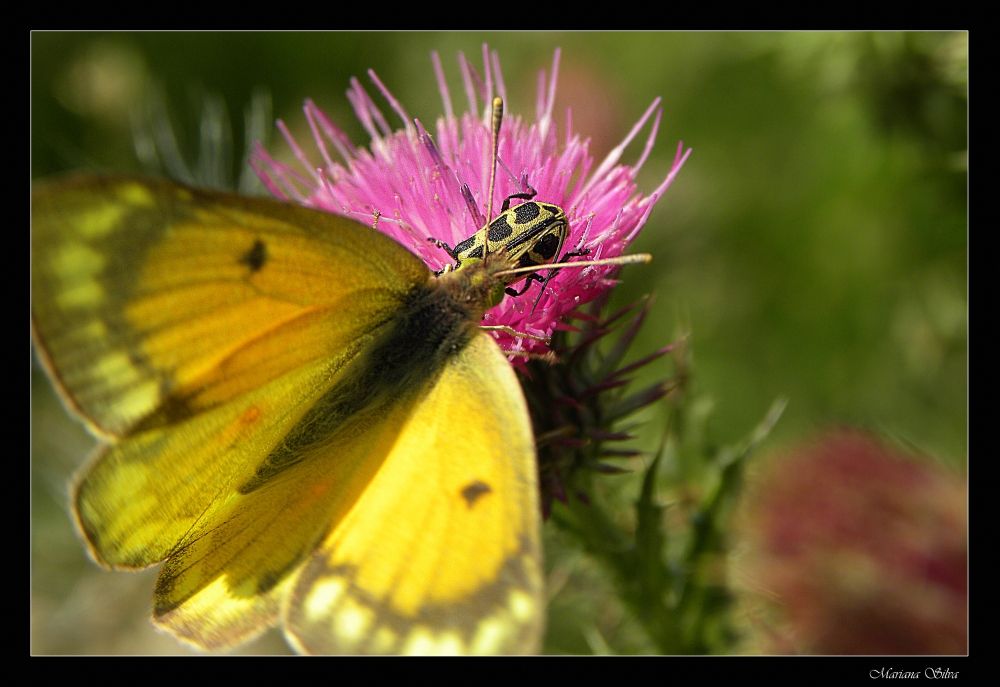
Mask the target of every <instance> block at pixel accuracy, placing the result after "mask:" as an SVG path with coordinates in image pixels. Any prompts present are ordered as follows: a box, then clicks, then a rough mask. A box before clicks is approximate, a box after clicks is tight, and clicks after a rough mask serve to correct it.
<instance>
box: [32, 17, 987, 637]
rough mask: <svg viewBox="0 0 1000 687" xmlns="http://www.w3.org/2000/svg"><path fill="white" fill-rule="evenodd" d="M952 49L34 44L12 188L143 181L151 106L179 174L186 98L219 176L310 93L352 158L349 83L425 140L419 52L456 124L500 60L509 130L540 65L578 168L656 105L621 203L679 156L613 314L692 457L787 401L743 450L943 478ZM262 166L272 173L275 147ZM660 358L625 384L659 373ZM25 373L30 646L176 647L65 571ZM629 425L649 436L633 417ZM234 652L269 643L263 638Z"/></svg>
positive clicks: (425, 86)
mask: <svg viewBox="0 0 1000 687" xmlns="http://www.w3.org/2000/svg"><path fill="white" fill-rule="evenodd" d="M967 39H968V37H967V34H965V33H947V32H937V33H565V34H560V33H552V32H545V33H517V32H503V33H482V34H471V33H447V34H434V33H263V34H245V33H138V34H133V33H114V34H100V33H34V34H32V38H31V42H32V49H31V60H32V97H31V103H32V104H31V108H32V109H31V174H32V178H33V179H38V178H42V177H45V176H49V175H52V174H56V173H59V172H63V171H68V170H71V169H90V170H106V171H129V172H142V171H144V170H143V167H142V165H141V163H140V162H139V161H138V159H137V156H136V153H135V150H134V146H133V130H132V126H131V123H130V122H131V121H134V119H135V114H134V113H135V112H137V111H138V110H139V109H141V108H142V107H143V106H145V105H146V104H148V102H149V94H150V92H152V91H154V90H155V91H156V92H160V93H162V94H163V97H162V102H164V103H166V107H167V108H168V110H169V112H170V117H171V120H172V121H173V122H174V123H175V130H176V131H177V134H178V138H179V145H180V148H181V150H182V152H183V153H184V154H186V155H187V156H188V157H189V159H192V160H193V159H194V158H195V157H196V153H197V142H198V138H199V125H198V122H199V118H200V117H201V112H202V109H203V107H204V103H205V102H206V98H208V99H216V100H215V102H224V103H225V104H226V106H227V107H228V110H229V119H230V120H231V121H232V135H233V138H234V140H235V141H236V154H235V155H234V156H233V160H232V163H231V167H232V169H233V171H234V173H235V172H236V170H237V168H238V166H239V164H240V155H241V151H242V143H241V142H242V140H243V138H244V118H243V111H244V108H245V107H246V106H247V105H248V104H249V103H250V102H251V100H252V98H253V94H254V93H255V92H258V93H259V92H260V91H259V89H260V88H262V87H263V88H265V89H267V91H269V93H270V96H271V99H272V103H273V115H274V117H280V118H281V119H283V120H284V121H285V122H286V123H287V124H288V125H289V127H290V128H291V129H292V131H293V132H295V133H296V134H297V135H298V136H299V140H300V141H302V140H306V139H308V138H309V136H308V135H307V133H306V132H307V127H306V124H305V119H304V117H303V115H302V112H301V106H302V102H303V100H304V99H305V98H307V97H308V98H312V99H313V100H314V101H316V103H317V104H318V105H319V106H320V107H322V108H323V109H324V110H325V111H326V112H327V113H328V114H329V115H330V116H331V118H332V119H333V120H334V121H335V122H337V124H338V125H340V126H341V127H342V128H343V129H344V130H345V131H346V132H347V133H348V134H349V135H350V136H351V138H352V139H353V140H354V141H355V143H359V144H363V143H364V142H365V141H366V140H367V139H366V137H365V135H364V132H363V131H362V129H361V127H360V125H358V124H357V122H356V121H355V118H354V116H353V113H352V111H351V108H350V105H349V103H348V102H347V99H346V98H345V97H344V90H345V89H346V88H347V86H348V80H349V79H350V77H352V76H357V77H358V78H359V79H360V80H361V81H362V82H363V83H364V84H365V85H366V87H368V84H370V81H369V80H368V78H367V75H366V72H367V70H368V69H369V68H371V69H374V70H375V71H376V72H377V73H378V75H379V77H380V78H381V80H382V81H383V82H384V83H385V84H386V85H387V86H388V88H389V89H390V90H391V91H392V92H393V93H394V94H395V96H396V97H397V98H398V99H399V100H400V101H401V102H402V103H403V104H404V106H405V107H406V109H407V110H408V111H409V113H410V114H411V116H414V117H417V118H419V119H421V120H422V121H424V122H432V121H434V120H435V119H436V117H437V116H438V115H439V114H440V113H441V104H440V97H439V94H438V91H437V86H436V82H435V79H434V74H433V69H432V63H431V59H430V53H431V51H432V50H436V51H438V53H439V54H440V56H441V59H442V62H443V64H444V68H445V73H446V75H447V78H448V80H449V83H450V85H451V88H452V95H453V101H454V102H455V103H456V108H457V107H459V103H463V102H464V98H463V96H462V95H461V94H462V90H461V81H460V72H459V69H458V66H457V62H456V60H455V56H456V53H457V52H458V51H462V52H464V53H465V55H466V56H467V57H468V58H469V59H470V60H471V61H472V62H473V64H475V65H476V66H477V68H478V69H480V71H481V66H482V44H483V43H484V42H485V43H488V44H489V46H490V48H492V49H496V50H498V51H499V54H500V60H501V63H502V68H503V75H504V80H505V82H506V85H507V90H508V94H509V102H508V103H507V108H508V111H509V112H512V113H515V114H523V115H525V116H526V117H531V116H533V114H534V102H535V90H536V83H537V77H538V72H539V70H540V69H546V70H547V69H549V68H550V67H551V63H552V55H553V50H554V49H555V48H556V47H560V48H561V49H562V60H561V66H560V72H559V86H558V95H557V100H556V108H555V113H556V121H557V124H558V126H559V127H560V131H564V129H563V128H562V127H563V125H564V122H565V111H566V108H568V107H569V108H572V113H573V114H572V121H573V128H574V130H575V131H578V132H580V133H581V134H582V135H583V136H589V137H590V138H591V152H592V153H593V155H594V156H595V157H596V158H597V159H598V160H600V159H603V157H604V156H605V155H606V154H607V152H608V151H610V150H611V148H612V147H614V146H615V145H616V144H617V143H618V142H619V141H620V140H621V139H622V138H623V137H624V136H625V134H626V133H627V132H628V130H629V129H630V128H631V127H632V125H633V123H634V122H635V121H636V120H637V119H638V118H639V117H640V116H641V114H642V113H643V111H644V110H645V109H646V107H648V105H649V104H650V103H651V102H652V100H653V99H654V98H656V97H657V96H660V97H662V98H663V103H662V106H663V120H662V124H661V127H660V131H659V135H658V139H657V143H656V146H655V148H654V150H653V153H652V156H651V157H650V159H649V160H648V161H647V163H646V165H645V167H644V168H643V170H642V171H641V173H640V175H639V187H640V190H642V191H644V192H649V191H651V190H652V189H653V188H655V187H656V186H657V185H658V184H659V182H660V181H661V180H662V179H663V177H664V176H665V175H666V173H667V171H668V170H669V166H670V163H671V161H672V159H673V156H674V153H675V150H676V147H677V142H678V141H679V140H683V141H684V146H685V147H691V148H693V152H692V154H691V157H690V158H689V160H688V162H687V164H686V165H685V167H684V168H683V170H682V171H681V173H680V175H679V176H678V177H677V180H676V181H675V182H674V184H673V186H672V187H671V188H670V189H669V190H668V192H667V193H666V195H665V197H664V198H662V199H661V200H660V201H659V203H658V204H657V206H656V209H655V210H654V212H653V214H652V216H651V217H650V220H649V222H648V224H647V225H646V227H645V229H644V230H643V233H642V234H641V236H640V237H639V239H638V240H637V242H636V244H635V249H636V250H637V251H644V252H649V253H652V254H653V256H654V261H653V263H652V264H651V265H648V266H643V267H633V268H630V269H629V271H628V272H627V273H626V275H625V280H624V283H623V284H622V286H621V287H619V288H618V289H617V293H616V295H615V298H616V299H617V301H618V302H621V303H626V302H628V301H630V300H634V299H636V298H638V297H640V296H642V295H643V294H647V293H651V294H655V296H656V298H655V302H654V304H653V306H652V308H651V312H650V316H649V318H648V321H647V324H646V325H645V327H644V329H643V331H642V334H641V335H640V337H639V339H638V341H637V342H636V344H635V355H636V356H639V355H642V354H645V353H648V352H650V351H652V350H654V349H656V348H659V347H661V346H663V345H665V344H666V343H669V342H670V341H673V340H675V339H676V338H677V337H678V336H680V335H681V334H683V333H689V334H690V350H691V351H692V354H693V358H692V370H693V375H694V376H693V393H695V394H696V395H697V397H698V399H699V405H698V407H699V408H701V409H702V411H703V412H704V413H705V414H706V415H707V416H708V419H707V421H706V423H705V432H706V438H705V441H706V442H707V443H709V444H713V445H720V446H721V445H725V444H727V443H731V442H734V441H737V440H738V439H739V438H740V437H743V436H745V435H746V433H747V432H748V431H749V430H750V429H751V428H752V427H753V426H754V425H755V424H757V423H758V422H759V421H760V419H761V418H762V417H763V416H764V414H765V413H766V411H767V409H768V407H769V406H770V405H771V404H772V402H773V401H774V400H775V398H777V397H779V396H785V397H787V398H788V400H789V404H788V407H787V410H786V411H785V414H784V416H783V417H782V419H781V420H780V422H779V423H778V425H777V426H776V427H775V429H774V431H773V432H772V434H771V435H770V437H769V438H768V440H767V444H766V445H765V450H778V449H779V448H780V447H781V446H783V445H786V444H788V443H789V442H793V441H795V440H797V439H800V438H802V437H805V436H809V435H810V434H811V433H813V432H816V431H817V430H820V429H822V428H826V427H829V426H832V425H841V424H850V425H854V426H858V427H863V428H866V429H869V430H873V431H874V432H877V433H878V434H880V435H882V436H884V437H888V438H890V439H891V440H893V441H895V442H898V443H901V444H904V445H908V446H910V447H913V448H914V449H915V450H917V451H919V452H920V453H923V454H925V455H928V456H930V457H931V458H932V460H934V461H936V462H939V463H942V464H944V465H946V466H948V467H949V468H950V469H953V470H956V471H959V472H960V471H962V470H963V469H964V465H965V462H966V454H967V384H968V374H967V372H968V369H967V333H968V319H967V315H968V308H967V302H968V290H967V281H968V280H967V277H968V269H967V262H968V239H967V159H968V156H967V100H968V98H967V75H968V46H967ZM368 90H369V92H370V93H373V94H374V93H375V92H376V90H375V89H374V88H369V89H368ZM376 100H377V101H379V98H378V97H377V96H376ZM385 111H386V112H387V113H388V112H389V109H388V108H387V107H386V108H385ZM390 121H391V122H392V123H393V124H394V125H396V126H398V124H399V122H397V121H393V120H392V119H391V117H390ZM644 141H645V132H644V133H643V134H641V135H640V136H639V137H638V138H637V140H636V141H635V142H633V144H632V145H631V146H630V147H629V149H628V150H627V151H626V153H625V156H624V162H626V163H630V162H634V161H635V160H636V159H637V158H638V156H639V154H640V153H641V150H642V145H643V142H644ZM268 147H269V149H270V150H271V151H272V152H273V153H275V154H276V155H279V156H284V155H286V146H285V145H284V143H283V142H282V141H281V140H280V137H278V136H277V135H276V133H275V132H274V131H273V130H272V132H271V142H270V144H269V146H268ZM662 365H663V366H662V367H658V368H657V367H655V366H653V367H651V368H650V369H649V370H648V371H647V374H648V375H650V376H651V377H656V376H657V375H658V376H659V377H663V376H664V375H665V374H666V373H667V370H668V367H667V362H666V361H664V362H663V364H662ZM32 370H33V374H32V390H31V391H32V432H33V436H32V439H33V452H34V453H33V463H32V487H31V488H32V514H31V517H32V530H31V535H32V562H31V586H32V611H31V613H32V621H31V622H32V625H31V637H32V639H31V642H32V651H33V653H36V654H49V653H173V652H183V651H185V649H184V648H183V647H181V646H180V645H178V644H177V642H176V641H175V640H173V639H172V638H170V637H167V636H163V635H159V634H157V633H156V632H155V631H154V630H153V629H152V627H151V625H150V623H149V621H148V613H149V609H150V605H151V593H152V586H153V581H154V580H155V571H147V572H145V573H143V574H139V575H124V574H113V573H105V572H103V571H100V570H98V569H97V568H96V567H95V566H93V565H92V564H91V563H90V562H89V561H88V560H87V559H86V557H85V555H84V553H83V547H82V546H81V544H80V543H79V542H78V541H77V539H76V537H75V534H74V532H73V530H72V528H71V526H70V521H69V517H68V514H67V505H66V500H67V499H66V495H67V486H66V484H67V480H68V479H69V477H70V475H71V474H72V473H73V471H74V470H75V469H76V468H77V467H78V466H79V465H80V464H81V463H82V461H83V459H84V457H85V456H86V455H87V454H88V452H89V450H90V447H91V446H92V445H93V441H92V440H91V439H90V438H89V436H88V435H87V434H86V433H85V432H84V431H83V429H82V428H80V427H79V425H77V424H76V423H74V422H72V421H71V420H69V419H68V418H67V417H66V415H65V413H64V412H63V411H62V409H61V407H60V406H59V403H58V400H57V399H56V398H55V397H54V395H53V394H52V392H51V389H50V387H49V385H48V382H47V381H46V380H45V378H44V376H43V375H41V374H40V373H39V371H38V369H37V366H35V365H34V363H33V368H32ZM640 381H641V380H640ZM647 424H649V426H650V427H652V428H654V429H651V430H649V431H650V432H651V433H655V431H656V430H655V428H656V427H657V422H656V421H655V420H651V421H650V422H649V423H647ZM642 441H643V439H642V438H640V442H642ZM646 442H647V444H650V445H652V444H653V443H655V441H654V439H650V438H648V437H647V438H646ZM580 565H584V563H580ZM595 593H596V592H595ZM595 608H597V610H596V611H595V613H600V612H601V611H600V607H599V605H598V606H595ZM595 622H598V621H595ZM563 625H565V623H564V624H563ZM552 626H553V628H556V629H555V630H553V632H555V631H557V630H558V631H562V630H559V628H560V627H562V625H560V623H558V622H554V623H553V625H552ZM565 631H566V632H569V633H572V632H574V631H575V632H578V633H580V636H579V637H575V636H565V637H564V636H550V637H549V638H548V639H547V644H546V648H547V650H550V651H571V652H586V651H588V650H596V649H598V648H600V647H598V646H595V642H594V641H590V640H588V638H587V636H586V635H587V633H586V631H582V632H581V631H580V630H579V629H576V630H574V629H573V628H570V629H568V630H565ZM245 651H249V652H256V653H271V652H283V651H286V649H285V647H284V645H283V642H282V640H281V638H280V636H279V635H278V634H277V633H275V632H271V633H269V634H268V635H266V636H265V637H264V638H262V639H261V640H259V641H258V642H256V643H255V644H253V645H251V646H250V647H248V648H247V649H245Z"/></svg>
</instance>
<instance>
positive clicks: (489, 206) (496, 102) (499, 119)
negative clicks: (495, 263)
mask: <svg viewBox="0 0 1000 687" xmlns="http://www.w3.org/2000/svg"><path fill="white" fill-rule="evenodd" d="M501 124H503V98H501V97H499V96H497V97H496V98H494V99H493V141H492V142H493V157H492V159H491V164H490V192H489V196H488V198H487V201H486V226H489V224H490V222H492V221H493V186H494V184H495V183H496V179H497V153H498V151H499V150H500V125H501ZM489 248H490V235H489V232H488V231H487V234H486V240H485V241H483V258H484V259H485V258H486V252H487V251H488V250H489Z"/></svg>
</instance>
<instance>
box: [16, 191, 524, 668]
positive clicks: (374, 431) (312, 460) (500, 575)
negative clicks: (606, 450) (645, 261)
mask: <svg viewBox="0 0 1000 687" xmlns="http://www.w3.org/2000/svg"><path fill="white" fill-rule="evenodd" d="M515 209H516V208H515ZM32 219H33V231H32V264H33V278H32V279H33V281H32V287H33V300H32V317H33V324H32V326H33V332H34V336H35V341H36V344H37V348H38V350H39V356H40V358H41V359H42V361H43V363H44V365H45V367H46V369H47V370H48V372H49V373H50V375H51V376H52V378H53V380H54V382H55V383H56V386H57V388H58V389H59V390H60V393H61V395H62V397H63V399H64V401H65V403H66V405H67V406H68V407H69V408H70V409H71V410H73V411H74V412H75V413H77V414H78V415H80V416H81V417H82V418H83V419H84V420H85V422H86V423H87V424H88V426H89V427H90V428H91V429H92V430H93V431H94V433H95V434H97V435H98V436H99V437H101V438H102V440H103V442H104V443H103V444H102V445H101V446H100V447H99V448H98V450H97V452H96V453H95V455H94V456H93V457H92V459H91V461H90V462H89V464H88V465H87V466H86V467H85V468H84V469H83V470H82V471H81V473H80V475H79V477H78V479H77V481H76V485H75V488H74V493H73V509H74V514H75V517H76V521H77V524H78V527H79V529H80V531H81V532H82V534H83V536H84V537H85V539H86V540H87V542H88V545H89V549H90V553H91V555H92V556H93V558H94V559H95V560H97V561H98V562H99V563H101V564H103V565H105V566H108V567H112V568H119V569H135V568H142V567H147V566H149V565H153V564H156V563H158V562H160V561H164V560H165V561H166V563H165V564H164V566H163V568H162V569H161V572H160V577H159V580H158V582H157V586H156V591H155V594H154V611H153V613H154V619H155V621H156V622H157V623H158V624H160V625H162V626H164V627H167V628H168V629H170V630H171V631H172V632H174V633H175V634H176V635H178V636H179V637H181V638H183V639H186V640H187V641H189V642H192V643H194V644H195V645H197V646H200V647H202V648H210V649H211V648H225V647H229V646H233V645H235V644H238V643H240V642H242V641H245V640H247V639H249V638H250V637H252V636H254V635H255V634H258V633H259V632H261V631H262V630H263V629H265V628H266V627H268V626H270V625H273V624H277V623H279V622H280V623H281V624H282V625H283V626H284V629H285V633H286V636H287V637H288V638H289V641H290V642H291V643H292V644H293V645H294V646H296V647H297V648H299V649H300V650H303V651H309V652H316V653H522V652H531V651H535V650H537V648H538V644H539V641H540V632H541V625H542V621H541V618H542V601H541V575H542V573H541V564H540V560H541V553H540V545H539V536H538V530H539V523H538V507H537V483H536V481H537V477H536V474H535V472H536V468H535V461H534V441H533V437H532V434H531V426H530V420H529V418H528V414H527V408H526V406H525V403H524V399H523V396H522V395H521V393H520V389H519V386H518V383H517V380H516V378H515V376H514V373H513V371H512V370H511V368H510V366H509V364H508V363H507V361H506V359H505V357H504V355H503V354H502V352H501V351H500V350H499V349H498V348H497V346H496V344H495V342H494V341H493V340H492V339H491V338H490V337H489V336H488V335H486V334H485V333H483V332H482V331H480V330H479V329H478V324H479V321H480V319H481V318H482V315H483V312H484V311H485V310H486V309H487V308H488V307H490V306H491V305H492V301H493V300H494V299H495V297H496V294H497V292H498V289H499V290H501V291H502V289H503V287H504V286H505V285H506V283H505V281H504V276H503V275H501V274H499V273H500V272H501V271H502V270H503V269H505V268H506V267H508V266H509V264H510V259H511V256H510V253H509V252H508V251H504V250H499V251H498V252H497V253H496V254H495V255H494V254H490V253H487V255H486V256H485V257H484V258H473V257H471V256H469V257H470V259H469V260H466V261H465V262H464V263H463V264H462V265H459V266H458V268H457V269H454V270H452V271H449V272H447V273H445V274H441V275H440V276H436V275H434V274H433V273H432V272H431V271H430V270H429V269H428V268H427V267H426V266H425V265H424V264H423V262H422V261H420V260H419V259H418V258H417V257H416V256H414V255H413V254H411V253H410V252H409V251H407V250H406V249H404V248H403V247H401V246H400V245H399V244H397V243H395V242H394V241H392V239H389V238H388V237H386V236H384V235H382V234H380V233H378V232H376V231H374V230H372V229H370V228H368V227H364V226H362V225H360V224H357V223H354V222H352V221H350V220H346V219H344V218H340V217H335V216H332V215H328V214H325V213H319V212H315V211H312V210H308V209H305V208H300V207H293V206H289V205H285V204H283V203H279V202H277V201H271V200H265V199H252V198H244V197H240V196H235V195H230V194H222V193H215V192H208V191H200V190H195V189H190V188H185V187H182V186H179V185H177V184H173V183H169V182H159V181H150V180H137V179H126V178H102V177H92V176H83V177H76V178H71V179H67V180H63V181H57V182H54V183H49V184H43V185H40V186H39V187H37V188H36V190H35V192H34V196H33V210H32ZM527 250H528V251H529V252H530V248H529V249H527ZM456 427H461V428H462V440H461V441H460V442H457V441H455V440H454V436H455V428H456Z"/></svg>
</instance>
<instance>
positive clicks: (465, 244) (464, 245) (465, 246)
mask: <svg viewBox="0 0 1000 687" xmlns="http://www.w3.org/2000/svg"><path fill="white" fill-rule="evenodd" d="M474 245H476V234H473V235H472V236H470V237H469V238H467V239H465V240H464V241H462V242H461V243H459V244H457V245H456V246H455V255H457V256H459V257H465V258H467V257H469V256H468V255H462V254H463V253H464V252H465V251H467V250H469V249H470V248H472V247H473V246H474Z"/></svg>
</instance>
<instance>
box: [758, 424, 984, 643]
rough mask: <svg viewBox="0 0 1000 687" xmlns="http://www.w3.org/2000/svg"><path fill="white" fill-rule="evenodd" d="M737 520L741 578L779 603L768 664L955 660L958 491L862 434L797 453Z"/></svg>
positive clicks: (960, 586) (962, 538) (961, 595)
mask: <svg viewBox="0 0 1000 687" xmlns="http://www.w3.org/2000/svg"><path fill="white" fill-rule="evenodd" d="M755 491H756V492H757V493H758V496H756V497H755V498H751V499H750V500H749V501H750V505H749V507H748V508H747V510H746V513H745V516H744V517H743V518H742V519H741V520H742V525H743V529H744V531H745V532H746V533H747V538H748V540H749V541H750V543H751V545H752V546H751V549H752V550H753V554H752V555H751V557H750V560H751V561H752V563H751V565H750V577H751V578H752V579H753V582H754V586H755V587H757V588H760V589H764V590H767V591H768V592H769V593H770V594H772V595H774V596H775V597H776V598H777V600H778V601H779V603H780V604H781V606H782V608H783V610H784V612H785V616H786V618H787V626H786V627H787V632H785V633H782V632H778V633H775V637H774V638H773V639H772V641H771V645H770V646H766V647H765V648H766V649H768V650H771V651H776V652H779V653H787V652H805V653H827V654H964V653H965V652H966V651H967V636H966V635H967V631H966V621H967V613H968V596H967V593H968V586H967V569H968V562H967V550H968V549H967V524H966V512H965V511H966V499H965V486H964V484H962V483H961V482H960V481H959V480H956V479H954V478H953V477H951V476H949V475H946V474H944V473H943V472H942V471H940V470H938V469H935V468H933V467H932V466H930V465H927V464H922V463H921V462H918V461H916V460H914V459H912V458H909V457H907V456H903V455H900V454H899V453H898V452H897V451H894V450H892V449H889V448H887V447H885V446H884V445H882V444H881V443H879V442H878V441H876V440H874V439H872V438H871V437H868V436H866V435H863V434H860V433H857V432H849V431H841V432H836V433H833V434H830V435H828V436H826V437H824V438H822V439H821V440H820V441H818V442H816V443H815V444H814V445H813V446H810V447H807V448H804V449H800V450H797V451H796V452H795V453H794V454H793V455H792V457H791V458H790V459H789V460H785V461H782V462H781V463H780V464H777V465H775V466H772V468H771V469H769V470H768V471H767V474H766V475H765V476H763V477H762V479H761V480H760V481H759V483H758V484H757V485H756V489H755Z"/></svg>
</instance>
